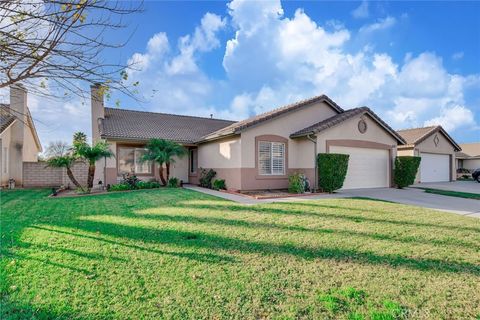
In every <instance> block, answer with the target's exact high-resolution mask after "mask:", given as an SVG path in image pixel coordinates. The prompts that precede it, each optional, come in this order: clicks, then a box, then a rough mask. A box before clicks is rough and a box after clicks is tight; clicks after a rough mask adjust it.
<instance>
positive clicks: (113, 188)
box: [108, 183, 132, 191]
mask: <svg viewBox="0 0 480 320" xmlns="http://www.w3.org/2000/svg"><path fill="white" fill-rule="evenodd" d="M126 190H132V189H131V187H130V186H129V185H128V184H125V183H119V184H112V185H110V188H108V191H126Z"/></svg>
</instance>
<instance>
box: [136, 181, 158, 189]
mask: <svg viewBox="0 0 480 320" xmlns="http://www.w3.org/2000/svg"><path fill="white" fill-rule="evenodd" d="M136 187H137V189H155V188H160V183H159V182H157V181H138V182H137V184H136Z"/></svg>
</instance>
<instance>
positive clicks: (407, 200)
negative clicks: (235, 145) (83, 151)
mask: <svg viewBox="0 0 480 320" xmlns="http://www.w3.org/2000/svg"><path fill="white" fill-rule="evenodd" d="M184 187H185V188H186V189H190V190H194V191H198V192H202V193H205V194H209V195H212V196H216V197H219V198H223V199H226V200H231V201H234V202H238V203H241V204H245V205H255V204H261V203H273V202H295V201H308V200H321V199H333V198H352V197H364V198H372V199H379V200H385V201H391V202H397V203H402V204H408V205H413V206H417V207H423V208H428V209H434V210H438V211H445V212H451V213H455V214H459V215H464V216H469V217H475V218H480V200H472V199H463V198H456V197H447V196H442V195H437V194H430V193H425V192H424V191H423V190H420V189H415V188H407V189H402V190H399V189H393V188H377V189H355V190H343V191H339V192H338V193H335V194H319V195H312V196H304V197H288V198H275V199H254V198H251V197H245V196H240V195H236V194H230V193H225V192H220V191H215V190H210V189H206V188H201V187H197V186H192V185H186V186H184Z"/></svg>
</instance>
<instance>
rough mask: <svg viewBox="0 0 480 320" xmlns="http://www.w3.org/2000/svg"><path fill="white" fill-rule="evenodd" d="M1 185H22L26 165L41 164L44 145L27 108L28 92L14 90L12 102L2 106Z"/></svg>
mask: <svg viewBox="0 0 480 320" xmlns="http://www.w3.org/2000/svg"><path fill="white" fill-rule="evenodd" d="M0 146H1V147H0V186H6V185H7V184H8V181H9V180H10V179H14V180H15V184H16V185H17V186H19V185H22V180H23V163H24V162H36V161H38V154H39V153H40V152H41V151H42V146H41V144H40V140H39V138H38V135H37V131H36V129H35V124H34V122H33V119H32V115H31V114H30V110H29V109H28V107H27V90H26V89H25V88H24V87H23V86H21V85H13V86H11V87H10V103H9V104H0Z"/></svg>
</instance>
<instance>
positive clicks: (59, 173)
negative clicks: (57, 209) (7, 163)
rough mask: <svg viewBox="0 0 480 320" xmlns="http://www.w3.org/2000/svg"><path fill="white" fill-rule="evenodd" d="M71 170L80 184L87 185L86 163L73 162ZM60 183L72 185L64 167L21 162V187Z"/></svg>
mask: <svg viewBox="0 0 480 320" xmlns="http://www.w3.org/2000/svg"><path fill="white" fill-rule="evenodd" d="M72 172H73V175H74V176H75V178H76V179H77V181H78V182H79V183H80V184H81V185H82V186H83V185H87V177H88V165H87V164H86V163H84V162H77V163H75V165H74V166H73V168H72ZM61 185H64V186H71V187H74V185H73V183H72V181H70V179H69V178H68V175H67V170H66V169H65V168H50V167H47V164H46V163H45V162H24V163H23V187H25V188H32V187H59V186H61Z"/></svg>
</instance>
